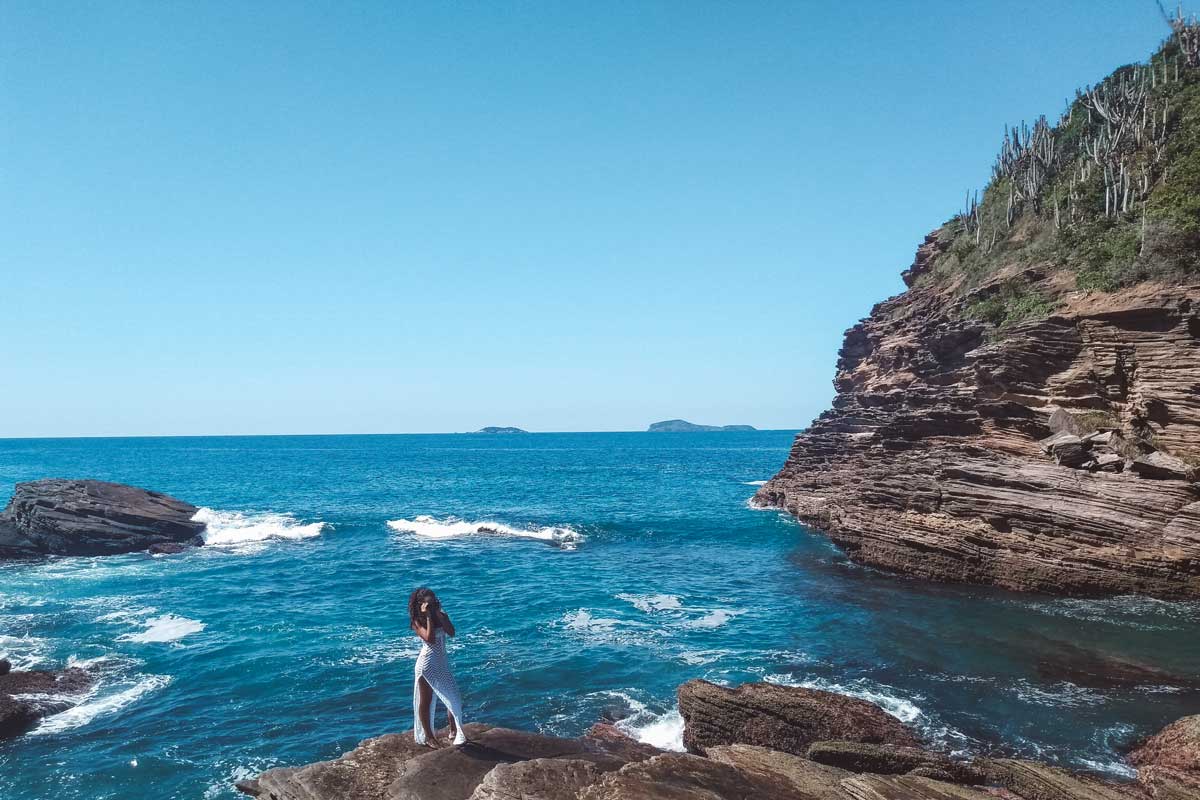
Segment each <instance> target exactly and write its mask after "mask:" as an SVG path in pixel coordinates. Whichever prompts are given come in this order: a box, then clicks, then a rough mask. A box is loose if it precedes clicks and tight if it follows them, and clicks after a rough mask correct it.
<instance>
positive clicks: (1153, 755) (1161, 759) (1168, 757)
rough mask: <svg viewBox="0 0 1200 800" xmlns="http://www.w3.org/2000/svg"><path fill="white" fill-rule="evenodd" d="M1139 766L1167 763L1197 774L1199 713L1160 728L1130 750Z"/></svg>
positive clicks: (1131, 760)
mask: <svg viewBox="0 0 1200 800" xmlns="http://www.w3.org/2000/svg"><path fill="white" fill-rule="evenodd" d="M1129 763H1131V764H1133V765H1134V766H1136V767H1138V768H1139V769H1140V768H1142V767H1151V766H1154V767H1167V768H1170V769H1174V770H1179V771H1180V772H1190V773H1194V774H1195V775H1196V776H1198V777H1200V714H1196V715H1194V716H1191V717H1184V718H1183V719H1181V720H1178V721H1177V722H1173V723H1172V724H1170V725H1168V726H1167V727H1165V728H1163V729H1162V730H1161V731H1159V732H1158V733H1157V734H1155V735H1154V736H1151V737H1150V738H1149V739H1147V740H1146V741H1145V742H1144V743H1143V744H1142V745H1141V746H1140V747H1139V748H1138V749H1137V750H1134V751H1133V752H1132V753H1130V754H1129Z"/></svg>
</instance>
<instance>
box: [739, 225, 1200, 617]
mask: <svg viewBox="0 0 1200 800" xmlns="http://www.w3.org/2000/svg"><path fill="white" fill-rule="evenodd" d="M939 247H940V244H939V242H938V240H937V239H936V237H934V238H932V239H930V240H927V242H926V244H925V245H923V246H922V248H921V249H920V250H918V254H917V262H916V263H915V264H914V266H913V268H912V270H910V272H909V274H908V276H907V277H906V281H908V282H909V285H910V287H911V288H909V289H908V291H906V292H905V293H903V294H901V295H898V296H896V297H893V298H891V299H890V300H887V301H885V302H883V303H880V304H878V305H877V306H875V308H874V309H873V310H872V312H871V315H870V317H868V318H867V319H864V320H863V321H862V322H860V323H859V324H857V325H855V326H854V327H853V328H851V329H850V330H848V331H847V332H846V337H845V342H844V344H843V345H842V349H841V351H840V353H839V358H838V363H837V377H836V379H835V381H834V384H835V386H836V388H837V397H836V398H835V399H834V401H833V407H832V408H831V409H830V410H828V411H826V412H824V413H823V414H822V415H821V416H820V417H819V418H818V419H817V420H816V421H814V422H813V424H812V426H811V427H810V428H808V430H806V431H805V432H804V433H802V434H801V435H799V436H797V437H796V441H795V443H794V444H793V446H792V450H791V453H790V454H789V456H788V458H787V461H786V463H785V464H784V465H783V468H782V469H781V470H780V471H779V473H778V474H777V475H776V476H775V477H774V478H772V479H771V480H770V481H768V482H767V484H766V485H764V486H763V487H762V488H761V489H760V490H759V492H758V494H757V495H756V498H755V502H756V503H757V504H759V505H762V506H766V507H778V508H781V509H785V510H787V511H788V512H790V513H792V514H794V515H795V516H796V517H798V518H799V519H800V520H801V521H803V522H804V523H806V524H808V525H811V526H813V527H815V528H818V529H820V530H822V531H825V532H826V533H827V534H828V535H829V537H830V538H831V539H832V540H833V541H834V542H835V543H836V544H838V545H839V546H840V547H841V548H843V549H844V550H845V552H846V553H847V554H848V555H849V557H850V558H851V559H852V560H854V561H857V562H860V563H864V564H870V565H872V566H875V567H880V568H884V569H889V570H894V571H897V572H901V573H904V574H907V575H913V576H917V577H921V578H927V579H933V580H940V581H957V582H968V583H984V584H994V585H997V586H1002V587H1006V588H1010V589H1018V590H1037V591H1044V592H1049V593H1058V594H1075V595H1089V594H1093V595H1094V594H1108V593H1142V594H1148V595H1153V596H1158V597H1164V598H1188V597H1200V569H1197V566H1196V565H1197V564H1200V490H1198V488H1197V484H1195V483H1194V482H1193V481H1195V480H1196V477H1197V476H1196V469H1195V465H1196V464H1197V463H1198V459H1200V392H1197V391H1196V388H1195V387H1196V386H1200V285H1188V286H1171V287H1167V286H1159V285H1155V284H1149V283H1147V284H1141V285H1138V286H1136V287H1133V288H1130V289H1126V290H1122V291H1121V292H1120V293H1114V294H1097V293H1087V292H1078V291H1072V290H1071V287H1064V286H1063V285H1062V283H1061V281H1060V280H1059V277H1057V273H1055V272H1054V271H1053V270H1050V269H1046V270H1042V269H1040V268H1035V267H1030V268H1025V269H1023V270H1020V271H1019V272H1013V271H1012V270H1009V271H1002V272H1001V273H998V274H997V275H995V276H993V278H992V279H991V280H989V281H988V282H985V283H984V284H983V285H982V286H980V287H978V288H977V289H974V290H973V291H971V292H969V293H968V292H967V291H966V290H965V288H964V287H962V286H960V285H959V284H957V283H953V282H951V283H945V282H938V281H932V280H930V281H921V280H916V276H919V275H921V274H922V273H924V272H926V271H927V270H928V265H929V263H931V261H932V259H933V258H935V257H936V256H937V254H938V252H939V250H938V248H939ZM1012 281H1020V282H1022V285H1026V286H1028V287H1030V290H1031V291H1037V292H1039V293H1040V294H1041V296H1043V297H1045V298H1047V299H1048V301H1050V302H1052V303H1053V304H1054V306H1055V311H1054V312H1053V313H1052V314H1051V315H1050V316H1049V317H1047V318H1045V319H1040V320H1031V321H1025V322H1018V323H1014V324H1010V325H1008V326H1007V327H1005V328H1004V329H1003V330H997V329H996V328H995V327H994V326H993V325H992V324H990V323H985V322H981V321H977V320H974V319H972V318H971V315H970V313H969V308H970V306H971V304H972V303H976V302H979V301H981V300H983V299H986V298H988V297H993V296H997V295H998V293H1000V292H1001V291H1002V289H1003V286H1004V285H1006V282H1012Z"/></svg>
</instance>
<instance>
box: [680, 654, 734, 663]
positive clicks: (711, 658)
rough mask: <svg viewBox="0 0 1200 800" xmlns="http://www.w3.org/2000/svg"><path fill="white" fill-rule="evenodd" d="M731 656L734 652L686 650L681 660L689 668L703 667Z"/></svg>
mask: <svg viewBox="0 0 1200 800" xmlns="http://www.w3.org/2000/svg"><path fill="white" fill-rule="evenodd" d="M729 655H733V651H732V650H684V651H683V652H682V653H680V654H679V660H680V661H682V662H683V663H685V664H687V665H689V666H693V667H702V666H704V665H706V664H712V663H713V662H715V661H720V660H721V659H722V658H724V657H725V656H729Z"/></svg>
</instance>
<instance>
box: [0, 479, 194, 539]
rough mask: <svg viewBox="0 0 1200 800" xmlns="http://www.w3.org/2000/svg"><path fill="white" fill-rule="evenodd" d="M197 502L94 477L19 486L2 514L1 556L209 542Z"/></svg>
mask: <svg viewBox="0 0 1200 800" xmlns="http://www.w3.org/2000/svg"><path fill="white" fill-rule="evenodd" d="M198 510H199V509H197V508H196V507H195V506H193V505H190V504H188V503H185V502H183V501H181V500H176V499H175V498H174V497H169V496H167V495H165V494H160V493H158V492H151V491H148V490H146V489H138V488H135V487H133V486H125V485H123V484H119V483H105V482H104V481H92V480H65V479H60V478H48V479H45V480H39V481H30V482H29V483H19V484H17V487H16V490H15V491H14V492H13V496H12V499H11V500H10V501H9V503H8V507H7V508H5V509H4V511H3V512H0V559H3V558H29V557H33V556H40V555H108V554H113V553H130V552H136V551H140V550H147V549H150V548H159V549H160V551H161V552H171V551H173V550H174V548H177V547H181V546H194V545H199V544H202V543H203V540H202V539H201V533H202V532H203V530H204V523H202V522H194V521H192V517H193V516H194V515H195V514H196V512H197V511H198Z"/></svg>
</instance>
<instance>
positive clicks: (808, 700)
mask: <svg viewBox="0 0 1200 800" xmlns="http://www.w3.org/2000/svg"><path fill="white" fill-rule="evenodd" d="M711 686H712V684H705V683H704V682H701V681H691V682H689V683H687V684H685V685H684V686H682V687H680V692H679V694H680V699H681V706H682V704H683V699H684V698H685V697H686V698H688V700H689V701H690V702H691V703H692V712H690V717H689V713H685V714H684V716H685V719H687V720H688V723H687V725H688V727H687V729H686V730H685V734H684V736H685V741H690V742H693V743H694V742H695V741H696V740H697V738H698V734H697V731H695V730H693V721H694V720H696V719H698V717H697V714H696V711H697V707H699V711H700V714H701V716H703V715H704V714H709V713H711V712H713V711H714V710H716V711H719V714H720V719H722V720H734V719H736V720H738V723H737V725H731V724H726V723H721V724H718V725H713V724H712V723H708V722H706V723H704V724H703V725H702V727H703V728H704V730H709V729H713V728H716V729H719V730H721V731H722V733H724V732H726V731H727V730H728V731H744V732H746V735H748V736H750V737H752V738H760V737H761V736H762V735H763V732H764V731H767V730H770V729H771V727H772V725H775V724H777V723H774V722H772V721H771V720H772V719H773V718H775V717H777V716H780V715H782V716H785V717H788V718H789V719H790V720H791V721H790V722H788V723H787V724H786V725H785V727H784V728H783V729H782V730H783V732H784V739H782V740H781V741H782V743H783V744H785V745H787V746H790V747H793V748H795V747H798V746H799V745H798V744H797V743H798V742H799V741H800V740H801V739H803V738H804V735H803V734H797V733H796V729H802V730H811V729H817V728H822V729H834V728H836V729H838V730H842V731H845V732H847V733H848V734H850V735H860V736H870V737H873V738H890V739H900V740H903V741H904V742H908V741H911V740H912V739H913V737H912V735H911V734H910V733H909V732H908V731H907V730H906V729H904V728H903V726H900V727H899V728H894V727H891V726H888V725H886V724H883V723H881V722H880V721H878V720H876V719H875V714H874V712H871V711H869V710H865V709H861V708H858V707H857V706H847V705H846V704H845V703H844V702H843V701H848V700H852V701H853V702H854V703H855V704H858V703H862V702H863V701H859V700H855V699H854V698H848V697H843V696H840V695H833V694H830V693H829V692H815V693H814V692H810V691H809V690H805V689H792V688H789V687H775V688H778V689H781V690H782V692H780V693H778V694H776V693H771V692H767V691H766V690H765V687H766V686H767V685H766V684H749V685H747V686H744V687H741V689H740V690H722V693H712V692H711V690H710V689H709V687H711ZM713 688H717V689H720V687H713ZM866 705H868V706H869V705H871V704H869V703H867V704H866ZM822 706H824V707H825V709H824V710H823V711H822V708H821V707H822ZM872 708H874V709H875V712H878V713H879V714H883V713H884V712H883V711H882V709H879V708H876V707H873V706H872ZM1181 723H1184V724H1179V723H1177V724H1176V725H1175V726H1171V727H1170V728H1168V729H1166V730H1165V731H1164V732H1163V733H1162V734H1160V735H1159V736H1157V737H1155V738H1154V739H1151V740H1149V741H1148V742H1147V748H1146V753H1147V755H1146V758H1148V759H1150V761H1148V762H1147V763H1151V762H1153V763H1151V765H1150V766H1147V767H1145V768H1144V769H1141V770H1140V771H1139V774H1138V783H1136V784H1124V785H1120V784H1112V783H1106V782H1103V781H1099V780H1096V779H1094V778H1091V777H1088V776H1081V775H1075V774H1072V773H1070V772H1067V771H1066V770H1062V769H1058V768H1055V767H1050V766H1048V765H1045V764H1039V763H1036V762H1032V761H1018V760H1012V759H979V760H977V761H975V762H970V763H968V762H963V761H959V760H956V759H952V758H950V757H948V756H946V755H944V754H940V753H934V752H930V751H928V750H925V749H923V748H920V747H917V746H913V745H910V744H896V743H882V742H873V743H868V742H861V741H858V742H855V741H844V740H842V741H817V742H813V743H811V744H810V745H808V747H807V751H806V752H805V753H804V754H797V753H792V752H784V751H783V750H781V749H778V748H777V747H770V746H761V745H759V744H756V743H750V742H744V741H733V742H729V743H725V744H715V745H706V746H705V747H704V748H703V749H702V751H701V752H698V753H687V754H685V753H665V752H662V751H660V750H657V749H656V748H653V747H650V746H648V745H644V744H640V743H638V742H634V741H633V740H631V739H628V738H626V737H625V736H624V735H623V734H621V733H620V732H619V731H617V730H616V729H615V728H613V727H612V726H611V725H597V726H595V727H593V728H592V729H591V730H590V731H588V733H587V734H585V735H584V736H582V737H579V738H576V739H563V738H557V737H553V736H543V735H539V734H535V733H528V732H524V731H516V730H511V729H507V728H494V727H491V726H488V725H468V726H467V731H468V733H469V735H470V738H471V743H470V744H468V745H466V746H464V747H461V748H454V747H447V748H443V749H440V750H430V749H428V748H425V747H421V746H418V745H417V744H415V743H414V742H413V739H412V734H411V733H404V734H389V735H387V736H380V737H378V738H375V739H368V740H366V741H364V742H363V743H362V744H360V745H359V746H358V747H357V748H356V749H354V750H352V751H351V752H349V753H346V754H345V755H343V756H342V757H341V758H337V759H334V760H332V761H322V762H319V763H316V764H310V765H308V766H305V767H285V768H280V769H272V770H268V771H267V772H264V773H263V774H262V775H260V776H259V777H258V778H256V779H254V780H249V781H243V782H241V783H239V784H238V787H237V788H238V789H240V790H241V791H242V792H243V793H245V794H248V795H251V796H254V797H256V798H259V800H643V799H645V800H653V799H654V798H662V800H785V799H786V800H1196V799H1197V798H1198V797H1200V795H1198V794H1196V789H1197V787H1200V782H1197V780H1196V777H1195V776H1196V773H1193V772H1190V771H1188V769H1190V767H1189V765H1190V764H1192V763H1193V762H1192V761H1190V760H1186V759H1185V760H1184V761H1179V760H1172V759H1171V758H1167V759H1166V760H1163V759H1162V758H1160V757H1159V755H1160V754H1161V753H1164V752H1168V751H1169V752H1170V753H1176V752H1178V747H1179V745H1180V743H1182V746H1183V747H1184V749H1185V751H1187V752H1191V750H1190V748H1192V747H1193V745H1194V743H1195V738H1194V729H1193V727H1192V726H1193V724H1194V723H1193V722H1189V721H1187V720H1183V721H1181ZM731 735H741V734H740V733H735V734H731ZM789 737H790V738H789ZM1155 742H1157V744H1154V743H1155ZM1159 762H1161V763H1159ZM1166 764H1171V765H1172V766H1166Z"/></svg>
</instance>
